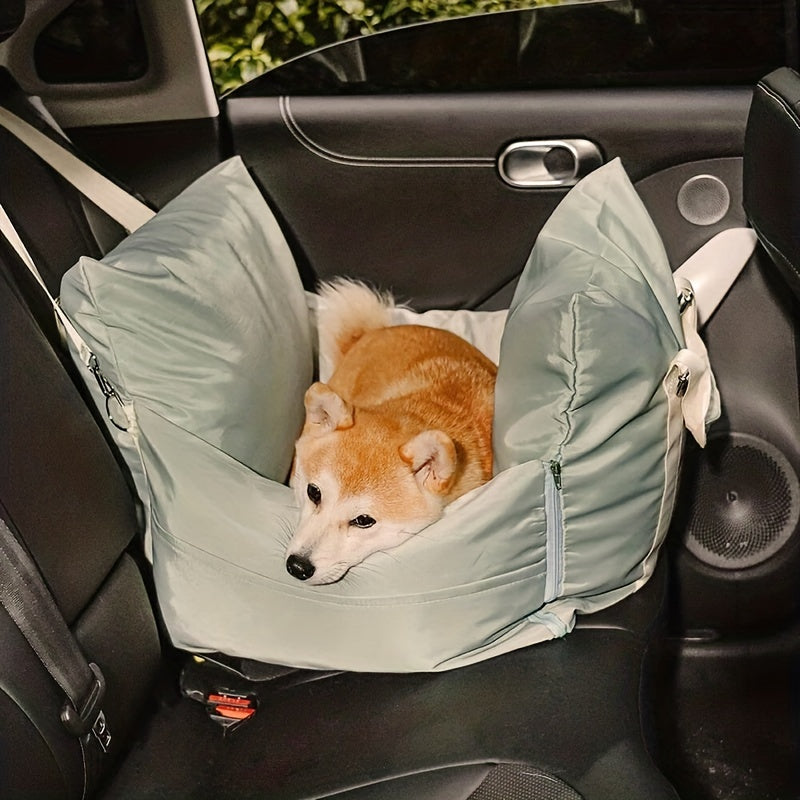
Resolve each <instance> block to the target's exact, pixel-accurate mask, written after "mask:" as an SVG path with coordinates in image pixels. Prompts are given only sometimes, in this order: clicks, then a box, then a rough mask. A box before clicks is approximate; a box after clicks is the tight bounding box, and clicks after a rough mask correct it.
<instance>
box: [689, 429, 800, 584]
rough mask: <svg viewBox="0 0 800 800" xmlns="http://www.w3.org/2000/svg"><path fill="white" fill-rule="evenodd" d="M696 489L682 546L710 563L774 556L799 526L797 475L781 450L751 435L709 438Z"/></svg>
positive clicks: (746, 563)
mask: <svg viewBox="0 0 800 800" xmlns="http://www.w3.org/2000/svg"><path fill="white" fill-rule="evenodd" d="M695 488H696V491H695V493H694V501H693V504H692V508H691V511H690V515H689V525H688V528H687V539H686V546H687V548H688V549H689V550H690V551H691V552H692V553H693V554H694V555H695V556H696V557H697V558H699V559H700V560H701V561H703V562H705V563H706V564H709V565H711V566H714V567H720V568H723V569H743V568H745V567H753V566H756V565H757V564H760V563H762V562H764V561H766V560H767V559H768V558H770V557H771V556H773V555H775V553H777V552H778V550H780V548H781V547H783V545H784V544H786V542H787V541H788V540H789V538H790V537H791V535H792V533H793V532H794V530H795V528H796V527H797V523H798V517H800V484H799V483H798V479H797V476H796V474H795V472H794V470H793V469H792V466H791V464H789V462H788V460H787V459H786V457H785V456H784V455H783V454H782V453H781V452H780V451H779V450H777V449H776V448H775V447H773V446H772V445H771V444H769V443H767V442H765V441H763V440H762V439H759V438H757V437H755V436H750V435H747V434H732V435H730V436H724V437H716V438H713V439H710V440H709V442H708V445H707V447H706V450H705V451H704V452H703V453H702V454H701V456H700V461H699V464H698V470H697V476H696V487H695Z"/></svg>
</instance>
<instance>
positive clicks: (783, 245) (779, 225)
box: [744, 67, 800, 297]
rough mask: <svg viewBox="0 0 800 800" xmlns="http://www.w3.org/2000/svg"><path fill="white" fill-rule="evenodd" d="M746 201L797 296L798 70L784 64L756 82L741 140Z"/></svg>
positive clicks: (799, 286) (757, 228) (799, 197)
mask: <svg viewBox="0 0 800 800" xmlns="http://www.w3.org/2000/svg"><path fill="white" fill-rule="evenodd" d="M744 207H745V211H746V212H747V216H748V219H749V220H750V224H751V225H752V226H753V228H754V229H755V231H756V233H757V234H758V238H759V239H760V241H761V243H762V245H763V246H764V248H765V249H766V250H767V252H768V253H769V255H770V256H771V258H772V260H773V261H774V262H775V264H776V266H777V267H778V269H779V270H780V271H781V273H782V274H783V276H784V277H785V279H786V281H787V282H788V283H789V286H790V287H791V289H792V291H793V292H794V293H795V294H796V295H797V296H798V297H800V226H799V225H798V224H797V220H798V219H800V75H798V74H797V73H796V72H795V71H794V70H792V69H789V68H788V67H781V68H780V69H777V70H775V71H774V72H771V73H770V74H769V75H767V76H766V77H764V78H762V79H761V80H760V81H759V82H758V85H757V86H756V89H755V92H754V94H753V101H752V103H751V106H750V115H749V117H748V120H747V131H746V133H745V144H744Z"/></svg>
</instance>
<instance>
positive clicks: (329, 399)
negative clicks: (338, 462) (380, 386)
mask: <svg viewBox="0 0 800 800" xmlns="http://www.w3.org/2000/svg"><path fill="white" fill-rule="evenodd" d="M305 405H306V428H305V429H306V432H307V433H312V434H317V435H321V434H323V433H331V432H332V431H336V430H342V429H343V428H351V427H352V426H353V407H352V406H351V405H350V404H349V403H346V402H345V401H344V400H342V398H341V397H339V395H338V394H336V392H334V391H333V389H331V387H330V386H328V384H327V383H320V382H319V381H317V382H316V383H312V384H311V386H309V387H308V389H307V390H306V396H305Z"/></svg>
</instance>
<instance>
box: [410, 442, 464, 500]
mask: <svg viewBox="0 0 800 800" xmlns="http://www.w3.org/2000/svg"><path fill="white" fill-rule="evenodd" d="M400 458H402V459H403V461H405V462H406V464H408V465H409V466H410V467H411V471H412V472H413V473H414V476H415V477H416V479H417V483H418V484H419V487H420V489H426V490H427V491H429V492H432V493H433V494H445V493H446V492H447V491H448V490H449V489H450V487H451V486H452V485H453V480H454V479H455V475H456V462H457V456H456V446H455V445H454V444H453V440H452V439H451V438H450V437H449V436H448V435H447V434H446V433H444V431H436V430H433V431H423V432H422V433H418V434H417V435H416V436H415V437H414V438H413V439H410V440H409V441H407V442H406V443H405V444H404V445H402V446H401V447H400Z"/></svg>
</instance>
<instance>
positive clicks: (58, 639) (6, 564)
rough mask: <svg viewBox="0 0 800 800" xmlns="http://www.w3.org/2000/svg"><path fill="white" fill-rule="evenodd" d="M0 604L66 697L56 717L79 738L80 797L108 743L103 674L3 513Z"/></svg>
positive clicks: (94, 775)
mask: <svg viewBox="0 0 800 800" xmlns="http://www.w3.org/2000/svg"><path fill="white" fill-rule="evenodd" d="M0 605H2V606H3V608H5V610H6V611H7V612H8V615H9V616H10V617H11V619H12V620H13V622H14V624H15V625H16V626H17V628H18V629H19V631H20V632H21V633H22V635H23V636H24V637H25V639H26V640H27V642H28V644H29V645H30V646H31V649H32V650H33V652H34V653H35V654H36V656H37V657H38V659H39V661H40V662H41V663H42V665H43V666H44V668H45V669H46V670H47V672H48V673H49V674H50V676H51V677H52V678H53V680H54V681H55V682H56V683H57V684H58V686H59V687H60V688H61V690H62V691H63V692H64V695H65V696H66V699H65V700H64V705H63V706H62V708H61V721H62V723H63V724H64V727H65V728H66V729H67V731H69V733H71V734H72V735H73V736H75V737H76V738H77V739H79V741H80V745H81V750H82V752H83V761H84V796H86V795H87V793H88V791H89V789H90V787H91V786H92V785H93V784H94V783H95V782H96V778H97V776H98V774H99V753H105V752H107V751H108V748H109V746H110V745H111V732H110V731H109V728H108V724H107V722H106V718H105V714H104V713H103V708H102V704H103V700H104V697H105V691H106V682H105V678H104V677H103V673H102V671H101V669H100V667H99V666H98V665H97V664H95V663H94V662H89V661H88V660H87V658H86V657H85V656H84V654H83V652H82V651H81V649H80V647H79V645H78V642H77V640H76V639H75V637H74V636H73V634H72V631H70V629H69V627H68V626H67V623H66V621H65V620H64V617H63V615H62V614H61V611H60V610H59V608H58V606H57V605H56V602H55V600H54V599H53V596H52V594H51V593H50V591H49V589H48V588H47V586H46V585H45V582H44V578H43V577H42V574H41V572H40V571H39V568H38V567H37V566H36V563H35V562H34V560H33V559H32V558H31V556H30V555H29V554H28V552H27V550H25V548H24V547H23V546H22V545H21V544H20V542H19V540H18V539H17V537H16V536H15V535H14V533H13V532H12V530H11V528H10V527H9V525H8V523H7V522H6V521H5V519H3V517H0ZM92 742H94V744H92ZM98 748H99V752H98Z"/></svg>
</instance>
